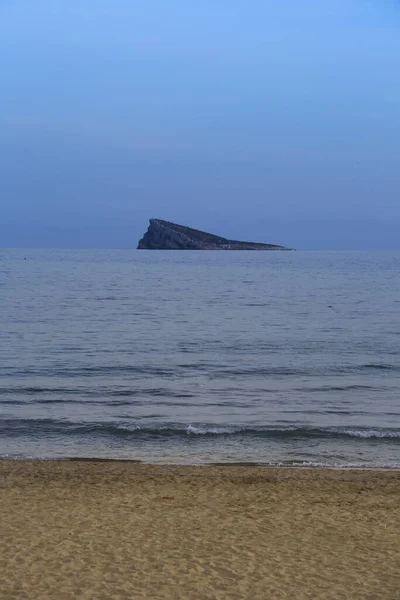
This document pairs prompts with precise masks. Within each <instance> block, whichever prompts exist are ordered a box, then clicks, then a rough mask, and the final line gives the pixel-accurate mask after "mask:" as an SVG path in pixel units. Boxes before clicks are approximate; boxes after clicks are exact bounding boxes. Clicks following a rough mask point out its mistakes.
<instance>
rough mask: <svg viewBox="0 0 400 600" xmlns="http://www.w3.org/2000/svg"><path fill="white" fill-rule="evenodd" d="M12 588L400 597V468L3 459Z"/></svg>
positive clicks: (35, 594) (5, 576)
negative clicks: (305, 468) (317, 467)
mask: <svg viewBox="0 0 400 600" xmlns="http://www.w3.org/2000/svg"><path fill="white" fill-rule="evenodd" d="M0 502H1V505H0V506H1V510H0V598H1V600H9V599H15V600H24V599H29V600H47V599H51V600H64V599H65V600H70V599H75V598H79V599H85V600H86V599H91V600H110V599H126V598H129V599H136V598H149V599H152V600H157V599H161V598H162V599H164V598H165V599H167V598H168V599H190V600H191V599H193V600H202V599H206V598H207V599H213V598H215V599H227V600H228V599H229V600H234V599H239V598H246V599H250V600H257V599H260V600H261V599H262V600H270V599H283V598H285V599H288V600H301V599H303V598H304V599H305V598H318V599H323V600H330V599H336V598H345V599H346V600H357V599H363V600H365V599H377V600H378V599H379V600H385V599H390V600H398V599H399V598H400V473H399V472H389V471H386V472H385V471H382V472H379V471H329V470H300V469H298V470H295V469H269V468H263V467H250V466H249V467H235V466H230V467H168V466H149V465H143V464H135V463H131V462H113V461H112V462H101V461H93V462H82V461H43V462H37V461H1V462H0Z"/></svg>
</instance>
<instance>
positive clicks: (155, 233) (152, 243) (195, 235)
mask: <svg viewBox="0 0 400 600" xmlns="http://www.w3.org/2000/svg"><path fill="white" fill-rule="evenodd" d="M290 249H291V248H285V246H277V245H275V244H258V243H254V242H239V241H237V240H228V239H226V238H223V237H220V236H218V235H213V234H212V233H206V232H205V231H198V230H197V229H192V228H191V227H185V226H184V225H177V224H176V223H170V222H169V221H162V220H161V219H150V225H149V228H148V230H147V231H146V233H145V234H144V236H143V237H142V239H141V240H139V244H138V250H290Z"/></svg>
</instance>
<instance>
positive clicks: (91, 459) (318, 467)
mask: <svg viewBox="0 0 400 600" xmlns="http://www.w3.org/2000/svg"><path fill="white" fill-rule="evenodd" d="M2 462H27V463H34V462H38V463H52V462H54V463H60V462H72V463H74V462H76V463H130V464H140V465H144V466H149V467H152V466H154V467H176V468H189V467H193V468H195V467H199V468H205V467H221V468H227V467H240V468H260V469H274V470H275V469H276V470H279V469H283V470H294V471H302V470H310V471H325V470H326V471H379V472H380V471H382V472H386V471H388V472H395V473H396V472H400V466H394V467H390V466H362V465H354V464H350V465H324V464H315V465H313V464H296V465H293V464H281V463H276V464H275V463H263V462H252V461H243V462H241V461H232V462H207V463H183V462H180V463H174V462H151V461H148V460H143V459H135V458H113V457H101V456H99V457H97V456H62V457H58V458H34V457H33V458H27V457H18V456H17V457H8V456H5V457H4V456H3V457H0V464H1V463H2Z"/></svg>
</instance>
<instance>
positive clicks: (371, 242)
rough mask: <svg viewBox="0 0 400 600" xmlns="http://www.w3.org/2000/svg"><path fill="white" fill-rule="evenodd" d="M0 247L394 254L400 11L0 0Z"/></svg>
mask: <svg viewBox="0 0 400 600" xmlns="http://www.w3.org/2000/svg"><path fill="white" fill-rule="evenodd" d="M0 67H1V68H0V246H8V247H89V248H91V247H92V248H93V247H94V248H96V247H99V248H102V247H116V248H118V247H120V248H130V247H131V248H134V247H135V246H136V244H137V241H138V239H139V237H141V235H142V234H143V232H144V231H145V229H146V228H147V225H148V219H149V218H150V217H156V218H162V219H167V220H170V221H174V222H177V223H181V224H184V225H189V226H192V227H196V228H198V229H204V230H208V231H211V232H214V233H218V234H220V235H225V236H227V237H234V238H239V239H247V240H251V241H260V242H261V241H263V242H270V243H279V244H285V245H289V246H292V247H293V246H294V247H297V248H299V249H301V248H304V249H400V235H399V230H400V195H399V190H400V168H399V166H400V163H399V159H400V76H399V73H400V2H399V1H393V0H386V1H385V0H330V1H328V2H321V0H302V1H301V2H299V0H252V1H251V2H249V1H248V0H201V1H199V0H196V1H195V0H146V2H139V1H136V0H112V1H111V0H86V1H85V2H82V0H68V2H66V1H65V0H35V2H32V0H0Z"/></svg>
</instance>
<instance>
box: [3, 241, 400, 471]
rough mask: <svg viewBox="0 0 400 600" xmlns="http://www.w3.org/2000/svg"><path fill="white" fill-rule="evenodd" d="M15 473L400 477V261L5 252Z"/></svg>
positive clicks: (8, 427) (350, 255)
mask: <svg viewBox="0 0 400 600" xmlns="http://www.w3.org/2000/svg"><path fill="white" fill-rule="evenodd" d="M0 326H1V335H0V457H3V458H11V459H20V458H39V459H47V458H56V459H60V458H65V457H81V458H94V457H96V458H114V459H133V460H140V461H146V462H150V463H175V464H182V463H184V464H206V463H261V464H266V465H281V466H299V467H301V466H307V467H308V466H310V467H313V466H314V467H320V466H329V467H366V468H400V253H399V252H305V251H296V252H282V251H281V252H251V251H250V252H242V251H235V252H222V251H221V252H217V251H214V252H205V251H200V252H196V251H192V252H190V251H166V252H164V251H136V250H48V249H47V250H39V249H29V250H26V249H24V250H22V249H21V250H18V249H3V250H0Z"/></svg>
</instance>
